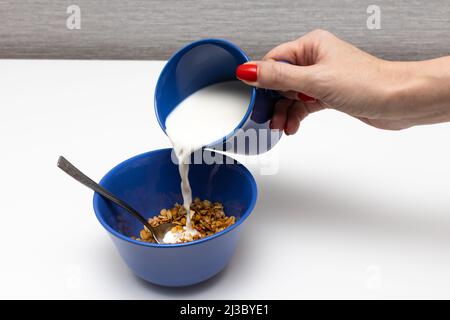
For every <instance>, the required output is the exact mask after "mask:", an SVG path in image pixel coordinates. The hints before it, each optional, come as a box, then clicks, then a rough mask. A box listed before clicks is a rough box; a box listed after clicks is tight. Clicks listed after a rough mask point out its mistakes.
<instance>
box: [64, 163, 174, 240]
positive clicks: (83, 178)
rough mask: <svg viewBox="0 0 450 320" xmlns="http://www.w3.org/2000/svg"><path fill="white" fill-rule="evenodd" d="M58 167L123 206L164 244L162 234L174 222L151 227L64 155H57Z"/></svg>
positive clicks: (170, 227)
mask: <svg viewBox="0 0 450 320" xmlns="http://www.w3.org/2000/svg"><path fill="white" fill-rule="evenodd" d="M57 165H58V168H60V169H61V170H62V171H64V172H65V173H67V174H68V175H69V176H71V177H72V178H74V179H75V180H77V181H78V182H81V183H82V184H84V185H85V186H86V187H88V188H90V189H92V190H94V191H95V192H97V193H99V194H100V195H102V196H103V197H105V198H106V199H108V200H110V201H112V202H114V203H115V204H117V205H118V206H120V207H122V208H124V209H125V210H126V211H127V212H128V213H130V214H131V215H132V216H133V217H135V218H137V219H138V220H139V221H140V222H141V223H142V224H143V225H144V226H146V227H147V229H149V230H150V231H151V233H152V236H153V239H155V241H156V242H157V243H159V244H164V241H163V239H164V235H165V234H166V233H167V232H168V231H169V230H170V229H172V228H173V227H175V226H176V224H174V223H163V224H161V225H159V226H157V227H156V228H154V227H152V226H151V225H150V223H148V221H147V220H146V219H145V218H144V217H143V216H142V215H141V214H140V213H139V212H137V211H136V210H135V209H133V208H132V207H131V206H130V205H129V204H128V203H126V202H125V201H123V200H121V199H119V198H117V197H116V196H115V195H113V194H112V193H111V192H109V191H108V190H106V189H105V188H103V187H102V186H100V185H99V184H98V183H96V182H94V181H93V180H92V179H90V178H89V177H88V176H86V175H85V174H84V173H82V172H81V171H80V170H78V169H77V168H76V167H75V166H74V165H73V164H71V163H70V162H69V161H67V159H66V158H64V157H62V156H61V157H59V159H58V164H57Z"/></svg>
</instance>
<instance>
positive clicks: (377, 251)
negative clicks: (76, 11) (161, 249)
mask: <svg viewBox="0 0 450 320" xmlns="http://www.w3.org/2000/svg"><path fill="white" fill-rule="evenodd" d="M162 66H163V62H148V61H147V62H131V61H121V62H119V61H116V62H111V61H101V62H100V61H12V60H10V61H8V60H3V61H0V148H1V149H0V150H1V157H0V197H1V198H0V199H1V202H0V214H1V222H0V253H1V258H0V259H1V263H0V298H63V299H65V298H87V299H90V298H146V299H157V298H163V299H165V298H175V299H178V298H188V299H191V298H192V299H197V298H207V299H215V298H219V299H230V298H235V299H240V298H242V299H264V298H265V299H271V298H274V299H278V298H287V299H290V298H296V299H299V298H300V299H301V298H344V299H345V298H363V299H366V298H375V299H378V298H450V124H441V125H434V126H423V127H417V128H412V129H409V130H405V131H400V132H388V131H381V130H378V129H374V128H371V127H368V126H366V125H364V124H362V123H360V122H359V121H358V120H355V119H352V118H350V117H347V116H345V115H342V114H339V113H338V112H335V111H323V112H320V113H317V114H314V115H313V116H311V117H309V118H308V119H306V120H305V121H304V123H302V126H301V129H300V132H299V133H298V134H297V135H295V136H289V137H286V136H284V137H283V138H282V140H281V142H280V143H279V144H278V145H277V146H276V147H275V149H273V150H272V151H271V152H269V153H267V154H265V155H262V156H259V157H257V158H251V159H252V160H256V161H257V162H259V163H253V164H249V165H248V167H249V168H250V170H251V171H252V172H253V174H254V175H255V177H256V180H257V184H258V188H259V198H258V202H257V206H256V208H255V210H254V212H253V214H252V216H251V217H250V218H249V220H248V221H247V224H246V233H245V234H244V235H243V237H242V239H241V243H240V246H239V248H238V250H237V252H236V255H235V256H234V258H233V260H232V261H231V263H230V265H229V266H228V267H227V268H226V269H225V270H224V271H223V272H222V273H220V274H219V275H218V276H216V277H214V278H213V279H211V280H209V281H207V282H205V283H202V284H199V285H195V286H192V287H188V288H178V289H170V288H163V287H158V286H154V285H151V284H147V283H145V282H144V281H142V280H139V279H138V278H136V277H135V276H134V275H133V274H132V273H131V272H130V271H129V270H128V269H127V267H126V266H125V264H124V263H123V262H122V260H121V258H120V257H119V255H118V253H117V252H116V251H115V248H114V247H113V245H112V243H111V242H110V239H109V238H108V237H107V234H106V231H104V230H103V228H102V227H101V225H100V224H99V223H98V222H97V220H96V218H95V216H94V213H93V210H92V203H91V201H92V192H91V191H89V190H88V189H86V188H85V187H83V186H82V185H80V184H78V183H76V182H75V181H73V180H72V179H71V178H69V177H68V176H66V175H65V174H64V173H63V172H61V171H60V170H59V169H57V167H56V161H57V158H58V156H59V155H64V156H66V157H67V158H68V159H69V160H70V161H72V162H73V163H74V164H75V165H76V166H78V167H79V168H80V169H81V170H83V171H85V172H86V173H87V174H88V175H89V176H91V177H92V178H94V179H96V180H99V179H100V178H101V177H102V176H103V174H104V173H106V171H108V170H109V169H110V168H111V167H113V166H114V165H115V164H117V163H119V162H121V161H123V160H124V159H127V158H129V157H131V156H133V155H135V154H138V153H142V152H146V151H149V150H153V149H157V148H162V147H168V146H169V141H168V139H167V138H166V137H165V135H164V134H163V132H162V131H161V129H160V128H159V125H158V124H157V121H156V118H155V115H154V112H153V90H154V86H155V83H156V79H157V76H158V74H159V71H160V70H161V67H162ZM211 121H214V119H212V120H211ZM239 159H243V158H242V157H239ZM277 159H278V162H279V163H278V164H279V170H278V173H277V174H276V175H272V176H263V175H261V174H260V173H261V168H262V167H263V166H264V165H263V162H262V161H264V160H270V161H276V160H277ZM243 160H249V158H246V159H243ZM271 163H272V164H274V162H271ZM275 164H276V162H275ZM265 165H267V164H265ZM194 193H195V190H194ZM180 263H182V262H180Z"/></svg>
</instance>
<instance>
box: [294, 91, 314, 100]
mask: <svg viewBox="0 0 450 320" xmlns="http://www.w3.org/2000/svg"><path fill="white" fill-rule="evenodd" d="M297 98H298V99H299V100H302V101H303V102H308V101H316V99H315V98H313V97H310V96H308V95H306V94H304V93H301V92H299V93H298V94H297Z"/></svg>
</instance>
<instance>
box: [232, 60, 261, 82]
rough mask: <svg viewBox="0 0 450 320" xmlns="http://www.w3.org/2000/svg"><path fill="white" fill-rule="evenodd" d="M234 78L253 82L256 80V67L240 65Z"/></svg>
mask: <svg viewBox="0 0 450 320" xmlns="http://www.w3.org/2000/svg"><path fill="white" fill-rule="evenodd" d="M236 77H237V78H238V79H241V80H245V81H249V82H255V81H256V80H257V79H258V66H257V65H256V64H253V63H246V64H241V65H240V66H239V67H238V68H237V69H236Z"/></svg>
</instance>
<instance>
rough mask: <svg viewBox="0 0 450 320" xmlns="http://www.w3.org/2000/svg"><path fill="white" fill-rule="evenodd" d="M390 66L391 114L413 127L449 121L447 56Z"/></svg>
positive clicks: (449, 101)
mask: <svg viewBox="0 0 450 320" xmlns="http://www.w3.org/2000/svg"><path fill="white" fill-rule="evenodd" d="M393 64H395V66H393V69H394V70H395V72H396V73H397V76H396V77H397V78H396V83H397V85H396V86H394V88H393V90H392V91H391V97H390V98H391V102H392V108H394V109H395V110H397V111H398V112H395V113H396V114H398V115H399V117H401V118H403V119H408V120H411V121H413V122H416V123H417V124H431V123H439V122H447V121H450V57H443V58H438V59H433V60H426V61H417V62H393Z"/></svg>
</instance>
